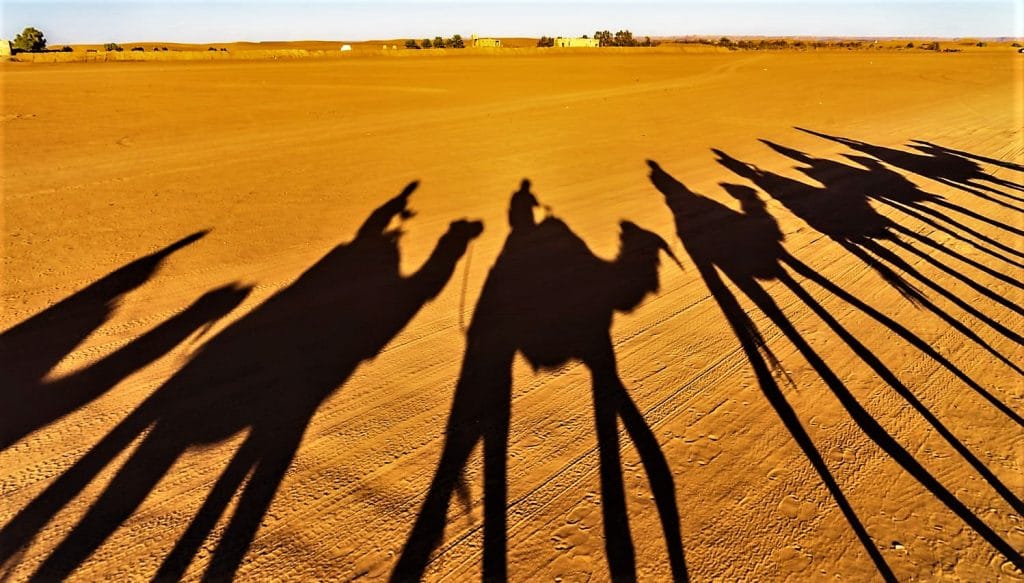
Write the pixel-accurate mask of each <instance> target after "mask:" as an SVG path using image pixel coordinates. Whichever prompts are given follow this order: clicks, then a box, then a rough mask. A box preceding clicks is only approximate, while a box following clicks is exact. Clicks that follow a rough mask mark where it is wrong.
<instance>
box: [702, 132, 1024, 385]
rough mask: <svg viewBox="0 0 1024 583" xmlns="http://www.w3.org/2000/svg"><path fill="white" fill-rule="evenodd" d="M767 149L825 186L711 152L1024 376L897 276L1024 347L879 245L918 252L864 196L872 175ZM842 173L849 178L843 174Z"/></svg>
mask: <svg viewBox="0 0 1024 583" xmlns="http://www.w3.org/2000/svg"><path fill="white" fill-rule="evenodd" d="M769 144H770V145H771V147H772V148H773V149H775V150H776V151H780V152H783V153H786V154H787V155H789V156H791V157H795V158H797V159H799V160H801V161H803V162H804V163H807V164H810V165H811V166H810V168H808V169H805V171H806V172H807V173H808V174H809V175H811V176H812V177H814V178H815V179H817V180H820V181H824V182H823V184H824V185H825V186H823V187H820V188H819V187H815V186H811V185H809V184H806V183H804V182H801V181H799V180H794V179H791V178H787V177H784V176H781V175H779V174H775V173H773V172H769V171H767V170H764V169H761V168H759V167H757V166H754V165H753V164H747V163H744V162H742V161H740V160H737V159H735V158H733V157H732V156H729V155H728V154H726V153H724V152H722V151H719V150H713V151H714V152H715V154H716V155H717V156H718V161H719V163H720V164H722V165H723V166H725V167H726V168H728V169H730V170H732V171H733V172H735V173H736V174H737V175H739V176H742V177H744V178H746V179H748V180H750V181H751V182H752V183H754V184H755V185H757V186H758V187H759V188H760V189H761V190H763V191H764V192H766V193H768V195H769V196H771V197H772V198H774V199H776V200H778V201H779V202H780V203H782V204H783V205H784V206H785V207H786V208H787V209H789V210H790V211H791V212H792V213H793V214H794V215H796V216H797V217H799V218H800V219H802V220H804V221H805V222H806V223H807V224H808V225H809V226H810V227H811V228H813V229H814V230H816V231H818V232H820V233H822V234H823V235H825V236H827V237H829V238H830V239H832V240H833V241H835V242H837V243H839V244H840V245H842V246H843V248H844V249H846V250H847V251H849V252H850V253H851V254H853V255H855V256H856V257H858V258H860V259H861V260H862V261H864V262H865V263H866V264H867V265H869V266H871V267H872V268H873V269H875V271H876V272H878V274H879V275H881V276H882V278H883V279H884V280H885V281H886V282H888V283H890V284H891V285H893V286H894V287H895V288H896V289H898V290H899V291H900V292H901V293H903V294H904V295H905V296H906V297H907V298H908V299H910V300H911V301H912V302H914V303H915V304H917V305H920V306H922V307H924V308H926V309H928V310H929V311H931V312H932V313H933V314H935V315H936V316H938V317H940V318H942V319H943V320H944V321H945V322H946V323H947V324H948V325H949V326H950V327H952V328H954V329H956V330H957V331H958V332H960V333H961V334H963V335H964V336H966V337H967V338H969V339H971V340H972V341H973V342H975V343H976V344H978V345H979V346H981V347H982V348H984V349H985V350H987V351H988V352H989V353H991V354H992V355H993V356H995V357H996V358H998V359H999V360H1000V361H1002V362H1003V363H1004V364H1006V365H1007V366H1009V367H1010V368H1012V369H1014V370H1015V371H1017V372H1019V373H1021V374H1024V370H1022V369H1021V368H1020V367H1019V366H1018V365H1017V364H1016V363H1014V362H1013V361H1012V360H1011V359H1009V358H1007V357H1006V356H1004V355H1003V354H1001V353H1000V352H998V351H996V350H995V349H994V348H993V347H992V346H991V345H990V344H989V343H987V342H985V340H983V339H982V338H981V337H980V336H979V335H978V334H977V333H976V332H974V330H972V329H971V328H970V327H968V326H967V325H966V324H964V323H963V322H961V321H959V320H958V319H956V318H954V317H953V316H952V315H950V314H948V313H947V312H945V311H944V310H942V309H941V308H940V307H939V306H937V305H936V304H935V303H934V302H932V301H931V300H930V299H928V298H927V297H926V296H925V295H924V294H922V293H921V292H920V291H918V290H917V289H916V288H915V287H914V286H913V285H911V284H910V282H908V281H907V280H906V279H905V278H904V277H902V276H901V275H900V274H899V273H898V272H897V271H896V270H899V271H902V272H903V273H906V274H908V275H909V276H911V277H913V279H914V280H915V282H917V283H918V284H920V285H923V286H925V287H927V288H929V289H930V290H932V291H933V292H935V293H937V294H939V295H941V296H942V297H944V298H945V299H947V300H948V301H949V302H951V303H952V304H954V305H956V306H957V307H959V308H960V309H962V310H963V311H964V312H966V313H968V314H970V315H971V316H972V317H974V318H975V319H977V320H978V321H981V322H984V323H985V324H986V325H988V326H989V327H991V328H992V329H993V330H995V331H997V332H999V333H1000V334H1002V335H1003V336H1005V337H1006V338H1008V339H1010V340H1012V341H1014V342H1016V343H1018V344H1024V337H1021V335H1020V334H1018V333H1017V332H1014V331H1013V330H1010V329H1009V328H1007V327H1006V326H1005V325H1003V324H1002V323H1001V322H998V321H997V320H995V319H994V318H992V317H990V316H988V315H987V314H985V313H983V312H982V311H981V310H979V309H978V308H977V306H974V305H972V304H970V303H968V302H967V301H965V300H964V299H963V298H961V297H959V296H958V295H957V294H954V293H952V292H951V291H950V290H948V289H946V288H945V287H943V286H941V285H939V284H938V283H937V282H935V281H934V279H932V278H929V277H926V276H925V275H924V274H922V273H920V272H919V271H918V270H917V269H916V268H915V267H913V266H912V265H911V264H910V263H908V262H907V261H905V260H904V259H902V258H901V257H900V256H899V255H897V254H896V253H894V252H892V251H891V250H890V249H889V248H887V247H886V246H884V245H882V244H881V242H880V241H882V240H888V241H892V242H894V243H896V244H898V245H900V246H901V247H904V248H906V249H908V250H909V251H911V252H915V251H916V250H914V249H913V247H912V246H910V245H906V244H904V243H903V242H902V241H901V240H900V238H899V237H898V233H899V232H903V231H904V230H903V229H901V228H900V227H899V226H898V225H897V224H896V223H895V222H894V221H892V220H891V219H889V218H888V217H886V216H884V215H882V214H880V213H879V212H878V211H876V210H875V209H874V208H873V207H872V206H871V205H870V204H869V202H868V197H867V196H866V195H865V189H866V188H868V187H866V186H864V185H865V184H866V185H870V184H872V183H873V178H872V176H873V175H871V174H870V171H868V170H858V169H856V168H853V167H850V166H846V165H845V164H841V163H839V162H833V161H831V160H823V159H817V158H811V157H810V156H807V155H805V154H802V153H799V152H797V151H795V150H790V149H788V148H784V147H782V146H778V145H775V144H771V143H770V142H769ZM844 172H845V174H843V173H844ZM851 173H853V175H854V176H853V177H851V176H850V174H851ZM858 174H859V175H860V176H859V177H860V178H861V179H862V180H863V181H864V182H863V184H862V183H861V182H859V181H858V180H857V179H856V177H857V175H858ZM1014 309H1016V306H1014Z"/></svg>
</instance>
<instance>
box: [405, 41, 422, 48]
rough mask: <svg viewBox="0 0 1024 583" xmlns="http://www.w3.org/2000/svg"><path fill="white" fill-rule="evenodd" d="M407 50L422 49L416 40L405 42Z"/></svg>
mask: <svg viewBox="0 0 1024 583" xmlns="http://www.w3.org/2000/svg"><path fill="white" fill-rule="evenodd" d="M405 48H407V49H418V48H420V45H418V44H416V41H415V40H413V39H409V40H407V41H405Z"/></svg>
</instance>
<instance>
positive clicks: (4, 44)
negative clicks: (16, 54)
mask: <svg viewBox="0 0 1024 583" xmlns="http://www.w3.org/2000/svg"><path fill="white" fill-rule="evenodd" d="M9 56H11V41H9V40H0V57H9Z"/></svg>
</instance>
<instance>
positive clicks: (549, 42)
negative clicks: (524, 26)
mask: <svg viewBox="0 0 1024 583" xmlns="http://www.w3.org/2000/svg"><path fill="white" fill-rule="evenodd" d="M537 46H538V47H553V46H555V39H554V37H550V36H542V37H540V40H539V41H537Z"/></svg>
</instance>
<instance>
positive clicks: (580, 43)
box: [552, 36, 601, 48]
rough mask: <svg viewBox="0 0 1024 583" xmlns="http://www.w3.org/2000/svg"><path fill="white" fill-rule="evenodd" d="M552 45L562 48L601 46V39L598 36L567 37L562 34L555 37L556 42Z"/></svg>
mask: <svg viewBox="0 0 1024 583" xmlns="http://www.w3.org/2000/svg"><path fill="white" fill-rule="evenodd" d="M552 46H554V47H561V48H582V47H599V46H601V41H599V40H597V39H596V38H565V37H561V36H560V37H557V38H556V39H555V44H553V45H552Z"/></svg>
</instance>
